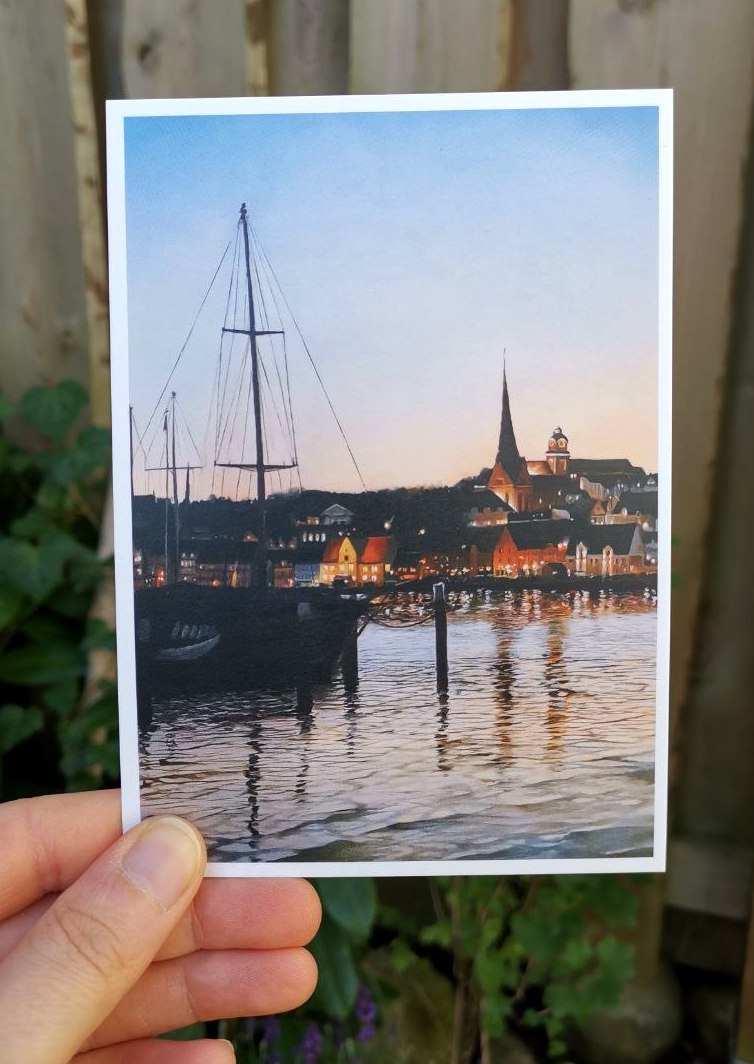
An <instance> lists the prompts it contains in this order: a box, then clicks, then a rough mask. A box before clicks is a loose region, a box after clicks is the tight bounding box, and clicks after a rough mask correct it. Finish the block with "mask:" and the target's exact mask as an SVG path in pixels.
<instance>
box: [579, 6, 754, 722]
mask: <svg viewBox="0 0 754 1064" xmlns="http://www.w3.org/2000/svg"><path fill="white" fill-rule="evenodd" d="M570 60H571V72H572V76H573V86H574V88H604V87H613V88H630V87H637V86H639V87H640V86H672V87H673V88H674V89H675V111H676V118H675V131H676V165H675V174H676V187H675V296H674V299H675V311H674V332H675V337H674V347H675V353H674V376H673V390H674V407H675V411H674V439H675V442H674V450H673V481H674V496H673V528H674V535H675V541H674V548H673V569H674V572H675V574H676V577H677V580H678V586H677V588H676V589H675V591H674V600H673V654H672V665H671V672H672V676H671V682H672V692H673V706H674V708H675V709H677V708H678V706H679V705H680V704H681V703H682V701H683V699H684V698H685V694H686V690H687V678H688V671H689V662H690V656H691V649H692V642H693V634H694V627H695V622H696V614H697V607H698V602H699V590H700V581H701V574H702V572H703V569H704V563H705V559H704V537H705V531H706V528H707V524H708V517H709V508H710V500H711V489H712V472H713V463H714V459H715V452H716V447H717V439H718V430H719V423H720V401H721V391H722V382H723V377H724V373H725V358H726V350H727V339H728V330H729V311H730V303H731V291H732V285H733V277H734V271H735V268H736V261H737V247H738V229H739V224H740V219H741V198H742V188H741V172H742V167H743V163H744V160H745V159H746V156H747V152H748V144H749V129H750V121H751V111H752V88H753V86H752V71H753V70H754V4H752V3H750V0H728V3H726V4H725V5H724V6H723V7H720V8H718V7H717V6H716V5H710V4H709V3H707V0H657V2H655V3H652V4H646V3H640V2H636V0H633V2H632V0H621V2H615V3H609V4H606V3H605V2H604V0H571V32H570Z"/></svg>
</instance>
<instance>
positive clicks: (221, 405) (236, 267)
mask: <svg viewBox="0 0 754 1064" xmlns="http://www.w3.org/2000/svg"><path fill="white" fill-rule="evenodd" d="M240 224H241V223H240V222H239V223H238V225H239V228H240ZM236 235H238V233H236ZM236 243H237V245H238V256H237V257H236V260H235V261H234V263H233V270H232V273H231V279H232V278H233V277H235V281H236V291H235V296H234V301H233V328H234V329H235V327H236V323H237V318H238V283H239V281H238V277H239V273H240V269H241V267H240V256H241V250H240V243H239V242H238V240H237V241H236ZM244 305H245V304H244ZM226 324H227V316H226ZM226 335H227V334H226V333H220V350H222V344H223V341H224V338H225V336H226ZM235 340H236V333H231V335H230V344H229V346H228V357H227V360H226V363H225V380H224V381H223V393H222V397H221V396H220V391H219V387H218V396H217V424H216V427H215V461H217V460H218V458H219V457H220V448H221V447H222V443H223V435H224V432H223V430H222V429H221V419H222V415H223V412H224V411H225V400H226V396H227V394H228V381H229V379H230V367H231V365H232V363H233V351H234V348H235ZM241 361H242V363H243V352H242V354H241ZM242 368H243V365H242ZM226 426H227V418H226ZM221 433H222V435H221Z"/></svg>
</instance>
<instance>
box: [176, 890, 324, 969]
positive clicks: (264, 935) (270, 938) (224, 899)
mask: <svg viewBox="0 0 754 1064" xmlns="http://www.w3.org/2000/svg"><path fill="white" fill-rule="evenodd" d="M321 916H322V908H321V905H320V901H319V897H318V895H317V892H316V890H315V889H314V887H313V886H312V885H311V883H307V881H306V880H305V879H205V880H204V882H203V883H202V886H201V888H200V890H199V893H198V894H197V895H196V897H195V898H194V902H193V905H192V907H191V910H190V912H189V913H187V915H186V916H185V917H184V918H183V919H182V920H181V921H180V923H179V924H178V925H177V927H176V928H175V930H174V931H172V932H171V934H170V936H169V937H168V939H167V940H166V942H165V943H164V945H163V946H162V949H161V950H160V952H159V953H158V955H157V959H158V960H167V959H169V958H171V957H180V956H183V955H185V954H187V953H192V952H194V951H195V950H199V949H259V950H264V949H286V948H288V947H291V946H305V945H306V944H307V942H310V941H311V940H312V939H313V938H314V936H315V934H316V933H317V928H318V927H319V922H320V919H321Z"/></svg>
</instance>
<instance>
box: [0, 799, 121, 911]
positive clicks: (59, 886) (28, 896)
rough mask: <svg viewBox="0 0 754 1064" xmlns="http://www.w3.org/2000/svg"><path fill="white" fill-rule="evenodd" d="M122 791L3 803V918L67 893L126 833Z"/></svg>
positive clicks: (0, 841)
mask: <svg viewBox="0 0 754 1064" xmlns="http://www.w3.org/2000/svg"><path fill="white" fill-rule="evenodd" d="M120 832H121V820H120V792H119V791H91V792H89V793H84V794H54V795H48V796H45V797H43V798H23V799H20V800H19V801H17V802H7V803H5V804H4V805H0V853H2V855H3V875H2V877H0V920H4V919H6V918H7V917H8V916H10V915H11V914H13V913H16V912H20V911H21V910H22V909H25V908H26V907H27V906H28V905H31V904H32V903H33V902H35V901H36V900H37V899H38V898H41V897H43V896H44V895H45V894H51V893H55V892H57V891H60V890H64V889H65V888H66V887H67V886H69V885H70V884H71V883H73V882H74V880H76V879H78V877H79V876H80V875H81V874H82V872H83V871H84V870H85V869H86V868H88V867H89V865H90V864H91V863H92V862H93V861H94V860H96V858H97V857H99V856H100V854H101V853H104V851H105V850H106V849H107V847H108V846H110V845H111V844H112V843H113V842H114V841H115V840H116V839H117V838H118V836H119V835H120Z"/></svg>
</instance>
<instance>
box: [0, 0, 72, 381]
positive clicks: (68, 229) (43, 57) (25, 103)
mask: <svg viewBox="0 0 754 1064" xmlns="http://www.w3.org/2000/svg"><path fill="white" fill-rule="evenodd" d="M64 41H65V26H64V9H63V6H62V5H60V4H57V3H55V2H54V0H47V2H45V3H35V4H29V3H27V2H25V0H6V2H5V3H3V4H0V129H2V130H3V136H2V137H1V138H0V173H2V181H3V191H2V196H0V232H1V233H2V235H3V238H2V241H0V277H2V284H0V388H1V389H2V391H3V392H4V393H5V394H6V395H8V396H10V397H13V398H15V397H17V396H18V395H19V394H20V393H21V392H23V391H24V390H25V389H26V388H28V387H30V386H31V385H33V384H39V382H40V381H56V380H60V379H62V378H64V377H71V378H74V379H76V380H79V381H80V382H81V383H83V384H86V383H87V371H88V359H87V328H86V309H85V298H84V282H83V271H82V263H81V246H80V236H79V215H78V204H77V195H76V170H75V163H74V151H73V141H72V137H71V109H70V101H69V95H68V85H67V70H66V54H65V43H64Z"/></svg>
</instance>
